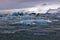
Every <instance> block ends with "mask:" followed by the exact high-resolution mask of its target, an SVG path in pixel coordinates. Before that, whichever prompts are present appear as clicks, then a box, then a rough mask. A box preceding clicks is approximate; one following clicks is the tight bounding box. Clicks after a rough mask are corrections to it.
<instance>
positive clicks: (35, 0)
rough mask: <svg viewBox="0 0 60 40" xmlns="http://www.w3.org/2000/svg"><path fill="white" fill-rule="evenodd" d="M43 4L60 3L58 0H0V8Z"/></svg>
mask: <svg viewBox="0 0 60 40" xmlns="http://www.w3.org/2000/svg"><path fill="white" fill-rule="evenodd" d="M44 4H48V5H49V4H60V0H0V10H2V9H15V8H27V7H33V6H36V5H44Z"/></svg>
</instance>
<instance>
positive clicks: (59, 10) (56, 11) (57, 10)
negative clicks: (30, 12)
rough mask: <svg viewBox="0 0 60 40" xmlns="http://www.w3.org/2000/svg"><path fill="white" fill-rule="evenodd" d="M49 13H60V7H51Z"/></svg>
mask: <svg viewBox="0 0 60 40" xmlns="http://www.w3.org/2000/svg"><path fill="white" fill-rule="evenodd" d="M47 13H60V7H59V8H57V9H49V10H48V11H47Z"/></svg>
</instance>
